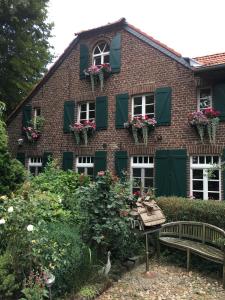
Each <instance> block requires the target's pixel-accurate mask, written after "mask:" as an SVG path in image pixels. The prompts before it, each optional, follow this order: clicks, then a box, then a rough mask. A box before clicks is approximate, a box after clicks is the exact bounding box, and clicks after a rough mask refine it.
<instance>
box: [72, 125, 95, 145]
mask: <svg viewBox="0 0 225 300" xmlns="http://www.w3.org/2000/svg"><path fill="white" fill-rule="evenodd" d="M95 129H96V125H95V121H88V120H87V121H84V122H82V123H81V122H76V123H75V124H74V125H70V130H71V132H73V134H74V137H75V140H76V143H77V145H80V143H81V142H82V141H83V142H84V144H85V146H87V144H88V138H89V137H91V136H93V134H94V132H95Z"/></svg>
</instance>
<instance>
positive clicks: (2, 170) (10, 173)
mask: <svg viewBox="0 0 225 300" xmlns="http://www.w3.org/2000/svg"><path fill="white" fill-rule="evenodd" d="M3 111H4V105H3V103H2V102H1V101H0V195H9V194H10V193H11V192H13V191H15V190H16V189H17V188H19V187H20V186H21V184H22V183H23V182H24V180H25V176H26V173H25V169H24V167H23V166H22V164H21V163H20V162H19V161H17V160H16V159H11V157H10V154H9V151H8V137H7V134H6V126H5V122H4V121H3V120H2V117H3Z"/></svg>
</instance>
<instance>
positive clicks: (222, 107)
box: [213, 83, 225, 121]
mask: <svg viewBox="0 0 225 300" xmlns="http://www.w3.org/2000/svg"><path fill="white" fill-rule="evenodd" d="M213 107H214V108H215V109H216V110H218V111H219V112H220V120H221V121H225V83H220V84H216V85H215V86H214V88H213Z"/></svg>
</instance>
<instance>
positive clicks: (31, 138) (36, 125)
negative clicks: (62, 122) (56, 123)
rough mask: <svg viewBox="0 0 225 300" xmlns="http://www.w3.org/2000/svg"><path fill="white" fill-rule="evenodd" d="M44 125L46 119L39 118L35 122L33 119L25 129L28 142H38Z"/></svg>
mask: <svg viewBox="0 0 225 300" xmlns="http://www.w3.org/2000/svg"><path fill="white" fill-rule="evenodd" d="M43 125H44V118H43V117H40V116H38V117H36V119H35V121H34V119H32V120H31V121H30V122H29V126H26V127H23V132H24V133H25V135H26V138H27V140H28V142H36V141H37V140H38V139H39V138H40V136H41V131H42V129H43Z"/></svg>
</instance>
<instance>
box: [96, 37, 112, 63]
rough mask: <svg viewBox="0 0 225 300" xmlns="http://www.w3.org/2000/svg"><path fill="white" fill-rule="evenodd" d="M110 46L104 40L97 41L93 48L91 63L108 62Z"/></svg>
mask: <svg viewBox="0 0 225 300" xmlns="http://www.w3.org/2000/svg"><path fill="white" fill-rule="evenodd" d="M109 54H110V48H109V44H108V43H107V42H105V41H101V42H99V43H98V44H97V45H96V46H95V47H94V50H93V65H96V66H98V65H102V64H108V63H109Z"/></svg>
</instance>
